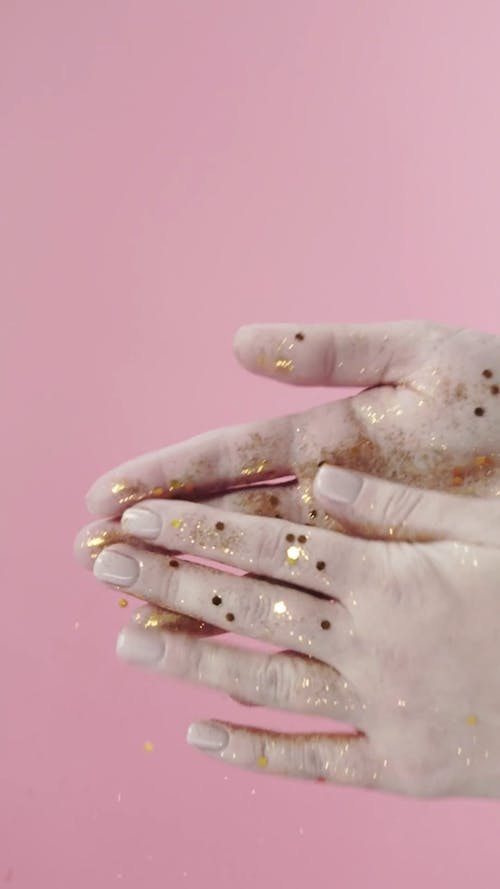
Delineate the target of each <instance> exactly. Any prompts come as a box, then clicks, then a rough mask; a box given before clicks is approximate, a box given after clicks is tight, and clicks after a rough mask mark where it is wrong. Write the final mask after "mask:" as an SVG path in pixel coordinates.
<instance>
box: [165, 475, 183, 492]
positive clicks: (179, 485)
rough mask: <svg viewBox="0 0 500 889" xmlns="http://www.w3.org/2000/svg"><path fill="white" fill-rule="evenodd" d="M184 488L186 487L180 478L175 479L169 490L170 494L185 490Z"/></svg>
mask: <svg viewBox="0 0 500 889" xmlns="http://www.w3.org/2000/svg"><path fill="white" fill-rule="evenodd" d="M183 487H184V482H181V481H179V479H178V478H173V479H172V481H171V482H170V484H169V486H168V490H169V491H170V492H172V491H179V490H180V488H183Z"/></svg>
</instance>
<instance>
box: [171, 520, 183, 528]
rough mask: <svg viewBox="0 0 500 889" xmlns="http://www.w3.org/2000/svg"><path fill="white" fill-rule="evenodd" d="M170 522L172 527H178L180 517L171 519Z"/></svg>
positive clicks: (180, 523) (180, 522) (180, 521)
mask: <svg viewBox="0 0 500 889" xmlns="http://www.w3.org/2000/svg"><path fill="white" fill-rule="evenodd" d="M170 524H171V525H172V528H180V527H181V525H182V519H172V521H171V522H170Z"/></svg>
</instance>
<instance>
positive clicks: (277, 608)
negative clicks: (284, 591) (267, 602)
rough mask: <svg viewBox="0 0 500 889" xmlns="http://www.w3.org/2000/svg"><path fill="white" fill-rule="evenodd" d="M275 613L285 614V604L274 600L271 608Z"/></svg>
mask: <svg viewBox="0 0 500 889" xmlns="http://www.w3.org/2000/svg"><path fill="white" fill-rule="evenodd" d="M273 611H274V613H275V614H286V605H285V603H284V602H276V605H275V606H274V609H273Z"/></svg>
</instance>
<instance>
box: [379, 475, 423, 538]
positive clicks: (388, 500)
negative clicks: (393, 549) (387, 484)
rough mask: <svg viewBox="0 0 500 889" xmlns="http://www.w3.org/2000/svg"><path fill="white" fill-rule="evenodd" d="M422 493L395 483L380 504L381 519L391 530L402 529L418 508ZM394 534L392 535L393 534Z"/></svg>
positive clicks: (386, 527)
mask: <svg viewBox="0 0 500 889" xmlns="http://www.w3.org/2000/svg"><path fill="white" fill-rule="evenodd" d="M421 500H422V493H421V492H420V491H415V490H414V489H409V488H406V487H405V486H404V485H396V484H395V485H394V487H393V488H392V490H391V491H390V493H388V494H387V495H386V496H385V497H384V499H383V501H382V503H381V504H380V520H381V523H382V525H383V527H384V528H385V529H386V530H388V531H389V532H390V531H391V529H392V530H393V532H394V530H397V531H401V530H402V529H403V528H405V526H406V525H407V524H408V523H409V522H410V520H411V518H412V516H413V515H414V514H415V512H416V511H417V510H418V507H419V506H420V503H421ZM391 536H392V535H391Z"/></svg>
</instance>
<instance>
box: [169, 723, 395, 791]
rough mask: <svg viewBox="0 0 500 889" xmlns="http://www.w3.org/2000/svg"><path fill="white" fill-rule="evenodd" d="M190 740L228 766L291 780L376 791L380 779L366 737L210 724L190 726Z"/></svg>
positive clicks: (375, 759)
mask: <svg viewBox="0 0 500 889" xmlns="http://www.w3.org/2000/svg"><path fill="white" fill-rule="evenodd" d="M187 741H188V743H189V744H191V745H192V746H193V747H196V748H197V749H198V750H201V751H202V752H203V753H207V754H208V755H210V756H212V757H214V758H216V759H219V760H221V761H222V762H224V763H229V764H231V765H235V766H239V767H240V768H243V769H250V770H252V771H259V772H266V773H268V774H272V775H281V776H284V777H287V778H304V779H307V780H310V781H317V782H325V781H330V782H332V783H335V784H348V785H351V786H355V787H371V788H375V787H377V785H378V784H379V779H380V777H381V771H382V770H381V768H380V765H381V764H380V763H379V762H378V760H377V758H376V757H375V756H374V754H373V752H372V750H371V748H370V742H369V740H368V738H367V737H366V736H365V735H364V734H305V735H292V734H283V733H281V732H270V731H264V730H262V729H257V728H250V727H247V726H239V725H233V724H231V723H228V722H215V721H210V722H195V723H193V724H192V725H190V726H189V729H188V733H187ZM382 768H383V767H382Z"/></svg>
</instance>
